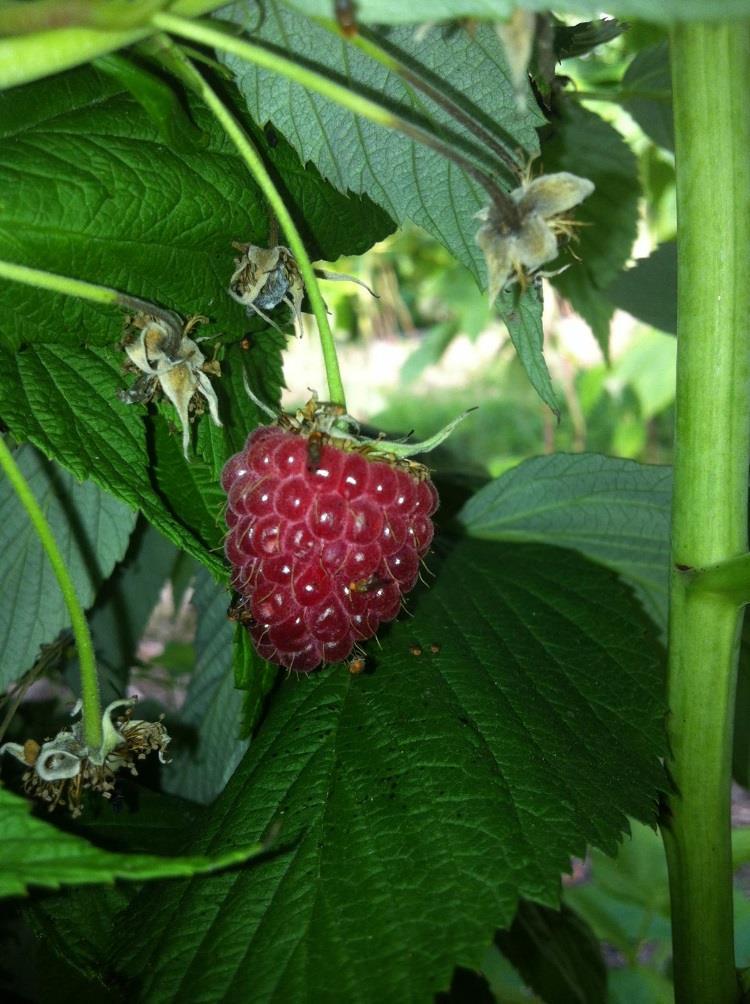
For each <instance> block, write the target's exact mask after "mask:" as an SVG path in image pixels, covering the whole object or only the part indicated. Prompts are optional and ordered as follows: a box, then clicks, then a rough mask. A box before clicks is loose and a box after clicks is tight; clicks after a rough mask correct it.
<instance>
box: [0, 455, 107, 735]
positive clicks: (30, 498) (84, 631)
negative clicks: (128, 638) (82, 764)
mask: <svg viewBox="0 0 750 1004" xmlns="http://www.w3.org/2000/svg"><path fill="white" fill-rule="evenodd" d="M0 468H1V469H2V470H3V472H4V474H5V475H6V477H7V478H8V480H9V481H10V483H11V485H12V486H13V489H14V491H15V493H16V495H18V498H19V501H20V502H21V505H22V506H23V507H24V509H25V510H26V512H27V513H28V517H29V519H30V520H31V524H32V526H33V527H34V529H35V530H36V533H37V536H38V537H39V541H40V543H41V545H42V547H43V548H44V551H45V553H46V555H47V560H48V561H49V563H50V565H51V566H52V571H53V572H54V573H55V577H56V578H57V582H58V585H59V586H60V592H61V593H62V595H63V600H64V601H65V606H66V607H67V608H68V613H69V614H70V623H71V627H72V628H73V637H74V638H75V641H76V646H77V648H78V662H79V665H80V673H81V701H82V703H83V737H84V740H85V742H86V745H87V746H89V747H90V748H91V749H99V748H100V746H101V744H102V706H101V699H100V697H99V679H98V677H97V675H96V659H95V656H94V646H93V645H92V643H91V634H90V632H89V626H88V624H87V623H86V615H85V614H84V612H83V608H82V607H81V604H80V603H79V602H78V596H77V595H76V590H75V586H74V585H73V580H72V579H71V577H70V572H69V571H68V568H67V565H66V564H65V561H64V560H63V556H62V555H61V554H60V549H59V548H58V546H57V541H56V540H55V538H54V535H53V533H52V530H51V529H50V526H49V523H48V522H47V518H46V516H45V515H44V513H43V512H42V510H41V509H40V507H39V503H38V502H37V500H36V499H35V498H34V495H33V493H32V491H31V489H30V488H29V486H28V483H27V481H26V479H25V478H24V476H23V474H22V473H21V471H20V469H19V467H18V464H16V462H15V460H14V458H13V454H12V453H11V452H10V450H9V449H8V447H7V445H6V443H5V440H4V439H3V437H2V436H0Z"/></svg>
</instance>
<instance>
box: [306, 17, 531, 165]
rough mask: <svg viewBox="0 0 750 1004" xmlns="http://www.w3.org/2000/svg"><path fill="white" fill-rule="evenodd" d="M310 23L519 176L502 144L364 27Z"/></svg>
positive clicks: (319, 20) (322, 21) (325, 19)
mask: <svg viewBox="0 0 750 1004" xmlns="http://www.w3.org/2000/svg"><path fill="white" fill-rule="evenodd" d="M313 20H314V21H316V22H317V23H318V24H319V25H320V26H321V27H322V28H325V29H326V31H330V32H331V34H333V35H337V36H338V37H339V38H341V39H342V40H344V41H345V42H347V43H348V44H349V45H353V46H356V48H357V49H359V50H360V51H361V52H364V53H365V55H366V56H369V57H370V59H374V60H375V61H376V62H378V63H380V65H381V66H384V67H385V68H386V69H388V70H390V71H391V73H395V74H396V75H397V76H399V77H401V79H402V80H404V81H405V82H406V83H408V84H410V85H411V86H412V87H414V88H415V89H416V90H418V91H421V92H422V94H424V95H426V97H428V98H429V99H430V100H431V101H434V102H435V104H436V105H439V106H440V107H441V108H443V109H444V110H445V111H446V112H448V114H449V115H451V116H452V117H453V118H454V119H455V120H456V122H459V123H460V124H461V125H462V126H464V128H466V129H468V131H469V132H471V133H473V134H474V135H475V136H476V137H477V139H478V140H480V141H481V142H482V143H484V145H485V146H486V147H487V149H488V150H491V151H492V152H493V153H494V154H495V156H496V157H497V158H498V159H499V160H500V161H501V162H502V164H503V166H504V167H505V168H507V169H508V170H509V171H511V172H512V173H513V174H514V175H516V176H517V175H519V174H520V173H521V166H520V165H519V164H517V163H516V161H515V159H514V157H513V156H512V155H511V154H510V153H509V152H508V150H506V149H505V147H504V146H503V145H502V143H500V142H499V140H498V139H497V138H496V137H495V136H493V135H492V133H491V132H490V131H489V130H488V129H486V128H485V127H484V126H483V125H482V123H481V122H479V121H478V120H477V119H476V118H475V117H474V116H473V115H471V114H470V113H469V112H467V111H466V110H465V109H464V108H462V107H461V106H460V105H459V104H458V103H457V102H455V101H454V100H453V99H452V98H451V97H450V96H449V95H447V94H446V93H445V92H444V91H441V90H439V89H438V88H437V87H435V86H434V85H433V84H431V83H430V81H429V80H427V78H426V77H424V76H423V75H422V74H421V73H419V72H418V71H417V70H415V69H413V68H412V67H409V66H406V64H405V63H402V62H401V60H400V59H398V58H397V57H396V56H394V55H393V53H392V52H389V51H388V50H387V49H385V48H383V46H382V44H380V42H379V41H378V40H377V38H376V37H375V35H374V34H373V33H372V32H371V31H368V30H367V29H366V28H364V27H363V28H360V29H359V31H358V32H357V33H356V34H355V35H352V36H349V35H347V34H346V32H345V31H343V30H342V28H341V26H340V25H339V24H338V22H337V21H335V20H333V19H332V18H328V17H316V18H313Z"/></svg>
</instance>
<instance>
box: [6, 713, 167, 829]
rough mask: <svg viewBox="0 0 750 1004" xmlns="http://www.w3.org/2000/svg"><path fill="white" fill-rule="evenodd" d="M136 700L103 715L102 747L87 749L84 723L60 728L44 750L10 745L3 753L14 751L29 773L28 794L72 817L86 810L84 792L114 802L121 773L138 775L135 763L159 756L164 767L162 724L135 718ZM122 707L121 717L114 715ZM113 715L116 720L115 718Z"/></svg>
mask: <svg viewBox="0 0 750 1004" xmlns="http://www.w3.org/2000/svg"><path fill="white" fill-rule="evenodd" d="M135 703H136V702H135V699H134V698H126V699H124V700H120V701H113V702H112V703H111V704H110V705H108V706H107V708H106V709H105V711H104V714H103V715H102V743H101V746H99V747H98V748H97V749H92V748H90V747H89V746H87V745H86V743H85V741H84V737H83V726H82V723H81V722H80V721H77V722H74V723H73V724H72V725H71V726H70V727H69V728H65V729H61V730H60V731H59V732H58V733H57V735H56V736H55V737H54V738H53V739H47V740H45V742H44V743H42V745H41V746H40V745H39V744H38V743H37V742H36V741H35V740H33V739H27V740H26V742H25V743H24V744H23V745H20V744H19V743H5V744H4V745H3V746H0V754H2V753H9V754H10V755H11V756H14V757H15V758H16V759H17V760H19V761H20V762H21V763H22V764H23V765H24V766H25V767H26V768H27V769H26V771H25V772H24V774H23V787H24V791H26V792H27V794H29V795H32V796H33V797H35V798H39V799H41V800H42V801H44V802H47V803H48V804H49V809H50V811H52V809H54V808H56V807H57V806H58V805H65V806H66V807H67V808H68V810H69V811H70V812H71V814H72V815H73V816H79V815H80V814H81V811H82V804H81V800H82V796H83V792H84V791H95V792H97V793H98V794H100V795H102V797H103V798H110V797H111V795H112V791H113V790H114V785H115V775H116V773H117V771H119V770H121V769H125V770H128V771H130V773H131V774H137V773H138V771H137V769H136V766H135V761H136V760H143V759H145V757H146V755H147V754H148V753H149V752H152V751H153V752H156V753H158V755H159V760H160V761H161V762H162V763H168V761H167V760H166V758H165V756H166V750H167V746H168V745H169V742H170V737H169V734H168V732H167V730H166V728H165V727H164V725H163V724H162V722H161V720H159V721H156V722H146V721H140V720H135V721H134V720H133V719H132V712H133V707H134V705H135ZM120 709H122V713H121V714H119V715H116V716H114V713H115V712H116V711H118V710H120ZM113 716H114V717H113Z"/></svg>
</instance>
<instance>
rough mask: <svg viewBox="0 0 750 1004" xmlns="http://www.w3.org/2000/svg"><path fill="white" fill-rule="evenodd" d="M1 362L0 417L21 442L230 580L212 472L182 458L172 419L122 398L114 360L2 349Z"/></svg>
mask: <svg viewBox="0 0 750 1004" xmlns="http://www.w3.org/2000/svg"><path fill="white" fill-rule="evenodd" d="M0 359H2V367H3V368H2V371H1V372H0V416H2V419H3V421H4V422H6V423H7V425H8V427H9V428H10V429H11V431H12V432H13V433H14V435H15V436H17V437H18V438H26V439H29V440H30V441H31V442H32V443H34V444H35V445H36V446H38V447H39V448H40V449H41V450H42V451H43V452H44V453H46V454H47V455H49V456H53V457H55V459H56V460H59V462H60V463H61V464H63V466H65V467H67V468H68V469H69V470H70V471H71V472H72V473H73V474H74V475H75V476H76V477H78V478H86V477H91V478H92V479H93V480H95V481H96V482H98V483H99V484H101V485H103V486H104V487H105V488H107V489H108V490H110V491H112V492H113V493H114V494H116V495H118V496H119V497H120V498H121V499H123V501H125V502H127V503H128V504H129V505H131V506H133V507H134V508H138V509H140V510H141V511H142V512H143V514H144V515H145V517H146V519H148V520H149V521H150V522H151V523H153V525H154V526H156V527H157V528H158V529H159V530H161V531H162V533H164V534H165V536H167V537H169V539H170V540H172V541H174V543H176V544H177V545H178V546H180V547H182V548H184V549H185V550H186V551H188V552H189V553H190V554H193V555H194V556H195V557H196V558H198V560H200V561H202V562H203V563H204V564H206V565H207V566H208V567H209V568H211V570H212V571H214V572H215V574H217V575H220V574H222V573H223V569H224V565H223V562H222V560H221V558H220V556H219V554H218V553H216V549H217V548H218V546H219V545H220V542H221V539H222V534H223V531H222V528H221V507H222V502H223V498H222V495H221V491H220V489H219V488H218V486H217V484H216V481H215V478H214V476H213V472H212V471H211V470H210V469H209V468H208V466H207V465H206V464H205V463H204V462H202V461H201V460H200V459H198V458H194V459H193V460H192V462H191V463H190V464H188V463H187V462H186V461H185V459H184V458H183V456H182V453H181V446H180V442H179V434H177V435H175V434H171V433H170V430H169V429H168V427H167V424H166V420H165V419H163V418H161V417H160V416H157V421H154V423H153V425H152V424H151V420H150V419H149V420H146V421H144V415H143V414H139V411H138V410H137V409H136V408H132V407H131V408H126V407H125V406H124V405H121V404H120V403H119V402H118V401H117V399H116V392H117V389H118V387H121V386H123V378H122V374H121V372H120V364H119V360H118V359H117V357H116V356H115V355H114V353H112V352H111V351H108V350H106V349H95V348H90V349H70V348H68V347H67V346H63V345H55V344H49V345H33V346H29V347H28V348H27V349H25V350H22V351H19V352H15V353H7V354H6V353H2V352H0ZM170 463H171V466H170ZM152 465H153V467H152ZM170 492H173V495H172V498H171V499H170V495H169V493H170Z"/></svg>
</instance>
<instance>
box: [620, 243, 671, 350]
mask: <svg viewBox="0 0 750 1004" xmlns="http://www.w3.org/2000/svg"><path fill="white" fill-rule="evenodd" d="M605 293H606V296H607V298H608V299H609V300H610V301H611V302H612V303H613V304H614V305H615V306H616V307H620V309H621V310H627V312H628V313H629V314H632V315H633V317H637V318H638V320H639V321H643V322H644V323H646V324H650V325H652V326H653V327H654V328H658V329H659V330H660V331H667V332H669V333H670V334H675V332H676V331H677V244H676V242H675V241H666V242H665V243H664V244H660V245H659V247H658V248H657V249H656V251H654V252H653V254H650V255H649V256H648V258H640V259H639V260H638V261H637V262H636V263H635V265H634V266H633V267H632V268H629V269H628V270H627V271H626V272H621V273H620V274H619V275H618V276H617V278H616V279H615V280H614V282H612V283H611V284H610V285H609V286H607V288H606V290H605Z"/></svg>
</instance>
